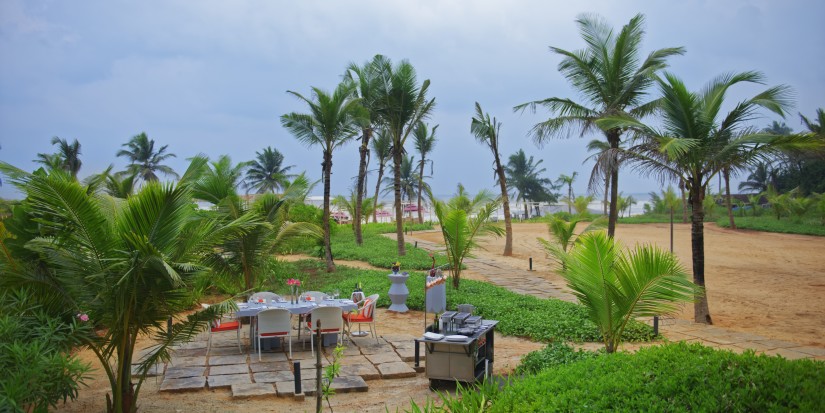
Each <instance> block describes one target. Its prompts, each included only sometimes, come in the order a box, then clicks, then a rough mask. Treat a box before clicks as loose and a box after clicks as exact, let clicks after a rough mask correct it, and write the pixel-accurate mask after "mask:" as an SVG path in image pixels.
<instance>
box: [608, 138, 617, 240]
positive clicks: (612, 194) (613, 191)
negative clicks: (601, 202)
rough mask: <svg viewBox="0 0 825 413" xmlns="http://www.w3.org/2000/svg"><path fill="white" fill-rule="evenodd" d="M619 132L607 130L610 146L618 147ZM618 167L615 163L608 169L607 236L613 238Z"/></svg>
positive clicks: (615, 218) (614, 232)
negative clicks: (608, 206)
mask: <svg viewBox="0 0 825 413" xmlns="http://www.w3.org/2000/svg"><path fill="white" fill-rule="evenodd" d="M619 136H620V135H619V132H618V131H616V130H611V131H608V132H607V141H608V142H609V143H610V148H612V149H619V142H620V141H619ZM618 201H619V167H618V165H615V162H614V166H613V168H612V170H611V171H610V211H609V215H608V217H607V236H608V237H610V238H613V236H614V235H615V234H616V221H618V219H619V210H618V208H617V207H618V206H619V205H618V204H619V202H618Z"/></svg>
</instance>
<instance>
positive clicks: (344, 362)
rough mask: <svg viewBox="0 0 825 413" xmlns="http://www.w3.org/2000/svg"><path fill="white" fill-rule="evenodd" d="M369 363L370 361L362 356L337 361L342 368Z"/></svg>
mask: <svg viewBox="0 0 825 413" xmlns="http://www.w3.org/2000/svg"><path fill="white" fill-rule="evenodd" d="M369 362H370V361H369V360H367V357H366V356H362V355H360V354H359V355H357V356H346V357H341V360H340V361H339V364H341V365H342V366H349V365H353V364H365V363H369Z"/></svg>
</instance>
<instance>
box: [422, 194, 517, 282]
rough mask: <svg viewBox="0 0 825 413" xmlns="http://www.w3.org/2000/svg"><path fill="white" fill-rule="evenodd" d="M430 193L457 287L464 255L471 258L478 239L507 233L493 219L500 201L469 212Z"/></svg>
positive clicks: (491, 202)
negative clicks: (478, 237)
mask: <svg viewBox="0 0 825 413" xmlns="http://www.w3.org/2000/svg"><path fill="white" fill-rule="evenodd" d="M427 195H428V196H429V198H430V202H431V203H432V205H433V210H434V211H435V216H436V218H438V222H439V223H440V225H441V234H442V235H443V236H444V245H445V246H446V248H447V262H448V263H449V264H450V269H451V270H452V273H453V287H455V288H458V286H459V283H460V281H461V266H462V265H463V262H464V258H467V257H472V250H473V249H474V248H476V247H477V246H478V244H477V243H476V242H475V238H476V237H477V236H484V235H489V234H493V235H496V236H501V235H502V234H503V233H504V230H503V229H502V228H501V227H500V226H498V225H497V224H495V223H493V222H491V220H490V218H491V217H492V216H493V214H494V213H495V211H496V210H497V209H498V207H499V200H493V201H490V202H487V203H486V204H484V206H482V207H481V208H479V209H478V210H477V212H476V213H475V215H470V214H468V213H467V211H466V210H465V209H463V208H460V207H455V206H453V205H451V204H453V203H452V202H449V203H448V202H443V201H440V200H438V199H436V198H435V197H434V196H433V194H432V192H430V191H429V190H428V191H427Z"/></svg>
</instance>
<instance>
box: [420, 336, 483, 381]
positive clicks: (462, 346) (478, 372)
mask: <svg viewBox="0 0 825 413" xmlns="http://www.w3.org/2000/svg"><path fill="white" fill-rule="evenodd" d="M496 324H498V321H496V320H481V322H480V323H478V324H477V325H476V326H475V327H474V328H472V333H470V332H469V330H468V329H467V328H466V327H465V328H463V329H462V330H461V331H444V332H443V334H442V335H443V337H442V338H440V339H433V338H428V337H427V336H432V335H431V334H428V335H425V336H422V337H419V338H417V339H415V367H418V366H419V364H420V347H421V344H423V345H424V349H425V357H426V366H425V372H426V374H427V378H428V379H429V380H430V387H431V388H432V387H434V385H435V384H436V383H437V382H438V381H439V380H444V381H450V382H455V381H460V382H464V383H474V382H476V381H480V380H483V379H485V378H487V377H490V376H492V374H493V360H494V357H493V356H494V344H495V342H494V334H493V333H494V331H495V327H496ZM427 330H428V332H429V333H432V331H431V330H432V327H428V328H427ZM459 333H461V336H463V337H464V338H463V339H462V338H461V336H459Z"/></svg>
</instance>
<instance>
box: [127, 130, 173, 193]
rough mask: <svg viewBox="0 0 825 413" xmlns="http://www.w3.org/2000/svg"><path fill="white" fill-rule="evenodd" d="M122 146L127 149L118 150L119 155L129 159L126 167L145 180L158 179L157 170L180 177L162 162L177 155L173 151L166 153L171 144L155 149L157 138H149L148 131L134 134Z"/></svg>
mask: <svg viewBox="0 0 825 413" xmlns="http://www.w3.org/2000/svg"><path fill="white" fill-rule="evenodd" d="M121 146H123V147H125V148H126V149H121V150H119V151H117V156H123V157H125V158H126V159H128V160H129V165H126V169H127V170H128V171H129V172H130V173H131V174H134V175H137V176H139V177H140V178H141V179H143V181H144V182H152V181H157V180H158V176H157V175H156V174H155V172H160V173H162V174H164V175H169V176H174V177H176V178H177V177H178V174H176V173H175V171H174V170H173V169H172V168H171V167H169V166H166V165H163V164H161V162H163V161H165V160H167V159H169V158H174V157H175V154H173V153H165V152H166V148H167V147H169V145H163V146H161V147H160V148H159V149H158V150H157V151H155V140H154V139H149V137H148V136H146V132H141V133H140V134H139V135H135V136H133V137H132V139H130V140H129V142H127V143H124V144H123V145H121Z"/></svg>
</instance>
